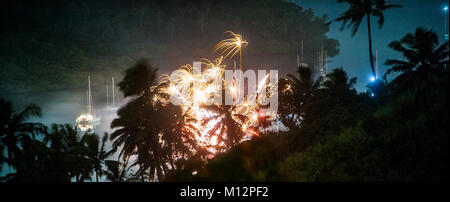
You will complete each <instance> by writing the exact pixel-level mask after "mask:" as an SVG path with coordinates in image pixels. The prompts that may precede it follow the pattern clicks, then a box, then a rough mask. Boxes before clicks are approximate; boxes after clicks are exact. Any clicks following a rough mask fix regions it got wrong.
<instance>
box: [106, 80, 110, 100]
mask: <svg viewBox="0 0 450 202" xmlns="http://www.w3.org/2000/svg"><path fill="white" fill-rule="evenodd" d="M108 88H109V87H108V83H106V106H109V92H108Z"/></svg>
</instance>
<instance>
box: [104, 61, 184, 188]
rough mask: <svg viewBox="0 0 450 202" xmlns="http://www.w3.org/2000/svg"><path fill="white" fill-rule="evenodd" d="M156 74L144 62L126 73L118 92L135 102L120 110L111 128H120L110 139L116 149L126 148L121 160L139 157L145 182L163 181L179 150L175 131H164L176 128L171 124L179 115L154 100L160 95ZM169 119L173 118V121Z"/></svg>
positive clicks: (123, 149)
mask: <svg viewBox="0 0 450 202" xmlns="http://www.w3.org/2000/svg"><path fill="white" fill-rule="evenodd" d="M156 71H157V69H155V68H153V67H152V66H151V65H150V64H149V63H148V62H147V61H145V60H142V61H140V62H138V63H137V64H136V65H135V66H134V67H131V68H129V69H127V70H126V71H125V77H124V79H123V80H122V81H121V82H120V83H119V89H120V90H121V91H122V92H123V93H124V95H125V97H130V98H132V100H131V101H129V102H128V103H127V104H126V105H125V106H123V107H121V108H120V109H119V111H118V116H119V117H118V118H117V119H115V120H113V121H112V123H111V128H117V129H116V130H115V131H114V132H113V133H112V134H111V136H110V139H111V140H113V147H114V148H118V147H119V146H123V147H122V150H121V152H120V154H119V156H120V157H122V158H123V159H124V160H125V159H128V158H129V157H130V156H133V155H136V156H137V161H136V164H137V165H139V170H138V173H141V174H142V175H141V176H142V179H143V180H144V177H143V176H144V175H147V176H151V177H152V176H155V174H156V176H157V177H158V179H161V178H162V176H163V174H164V173H166V172H167V171H168V163H170V162H171V161H172V160H173V155H174V153H175V150H177V148H178V146H180V144H178V142H179V141H180V138H179V135H178V136H176V135H171V134H173V131H172V129H173V128H165V127H164V126H167V127H174V126H173V124H169V123H176V120H178V119H177V118H176V117H175V116H176V115H175V114H176V112H171V110H172V109H169V108H170V107H168V106H167V105H163V104H162V103H159V101H155V100H154V99H153V98H154V97H155V96H156V95H159V94H160V92H159V88H158V87H157V86H156V78H157V76H156V75H157V73H156ZM174 113H175V114H174ZM168 115H171V116H170V118H169V117H168ZM163 117H167V119H165V118H163ZM178 117H181V115H178ZM161 119H163V120H161ZM169 125H170V126H169ZM175 125H176V124H175ZM176 137H178V139H176ZM146 173H150V174H146ZM152 178H153V177H152Z"/></svg>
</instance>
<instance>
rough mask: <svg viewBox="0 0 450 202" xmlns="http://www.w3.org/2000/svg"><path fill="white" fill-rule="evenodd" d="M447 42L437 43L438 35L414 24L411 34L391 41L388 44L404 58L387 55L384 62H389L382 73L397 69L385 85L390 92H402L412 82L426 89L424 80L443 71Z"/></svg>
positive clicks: (426, 80) (420, 88)
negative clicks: (386, 68) (393, 76)
mask: <svg viewBox="0 0 450 202" xmlns="http://www.w3.org/2000/svg"><path fill="white" fill-rule="evenodd" d="M448 45H449V43H448V41H446V42H445V43H443V44H441V45H439V40H438V36H437V35H436V33H434V32H433V31H431V30H426V29H424V28H420V27H419V28H417V29H416V31H415V33H414V34H411V33H409V34H407V35H405V36H404V37H403V38H402V39H400V40H396V41H392V42H391V43H390V44H389V47H390V48H392V49H394V50H395V51H398V52H400V53H401V54H402V55H403V57H404V58H405V60H398V59H389V60H386V62H385V64H386V65H389V66H391V68H390V69H388V71H387V72H386V74H385V75H384V77H385V78H386V76H387V75H389V74H391V73H392V72H401V74H400V75H398V76H397V77H396V78H395V79H394V80H393V81H392V82H391V83H390V84H389V85H390V86H391V89H393V90H394V92H403V91H404V90H406V89H407V88H411V87H413V86H416V87H417V89H419V90H421V91H422V92H424V93H429V92H430V89H427V88H432V87H429V85H428V84H430V81H432V79H431V77H432V76H433V75H435V76H436V75H437V76H439V75H446V73H445V72H446V70H448V69H447V68H446V66H448V64H449V47H448Z"/></svg>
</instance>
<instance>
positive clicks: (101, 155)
mask: <svg viewBox="0 0 450 202" xmlns="http://www.w3.org/2000/svg"><path fill="white" fill-rule="evenodd" d="M108 139H109V134H108V133H106V132H105V133H104V134H103V136H102V139H101V141H100V139H99V137H98V136H97V134H94V133H91V134H85V135H84V136H83V138H82V141H83V142H85V143H86V146H87V150H88V151H87V152H88V158H89V159H90V161H91V163H92V167H93V169H94V173H95V180H96V181H97V182H98V179H99V177H102V176H103V174H104V169H103V165H104V164H105V160H106V158H108V157H109V156H111V155H112V154H114V152H116V148H113V149H112V150H110V151H106V148H105V146H106V142H107V141H108Z"/></svg>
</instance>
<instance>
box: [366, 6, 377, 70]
mask: <svg viewBox="0 0 450 202" xmlns="http://www.w3.org/2000/svg"><path fill="white" fill-rule="evenodd" d="M367 31H368V33H369V56H370V68H372V76H374V77H375V75H376V74H375V67H374V66H373V54H372V34H371V30H370V14H367Z"/></svg>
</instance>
